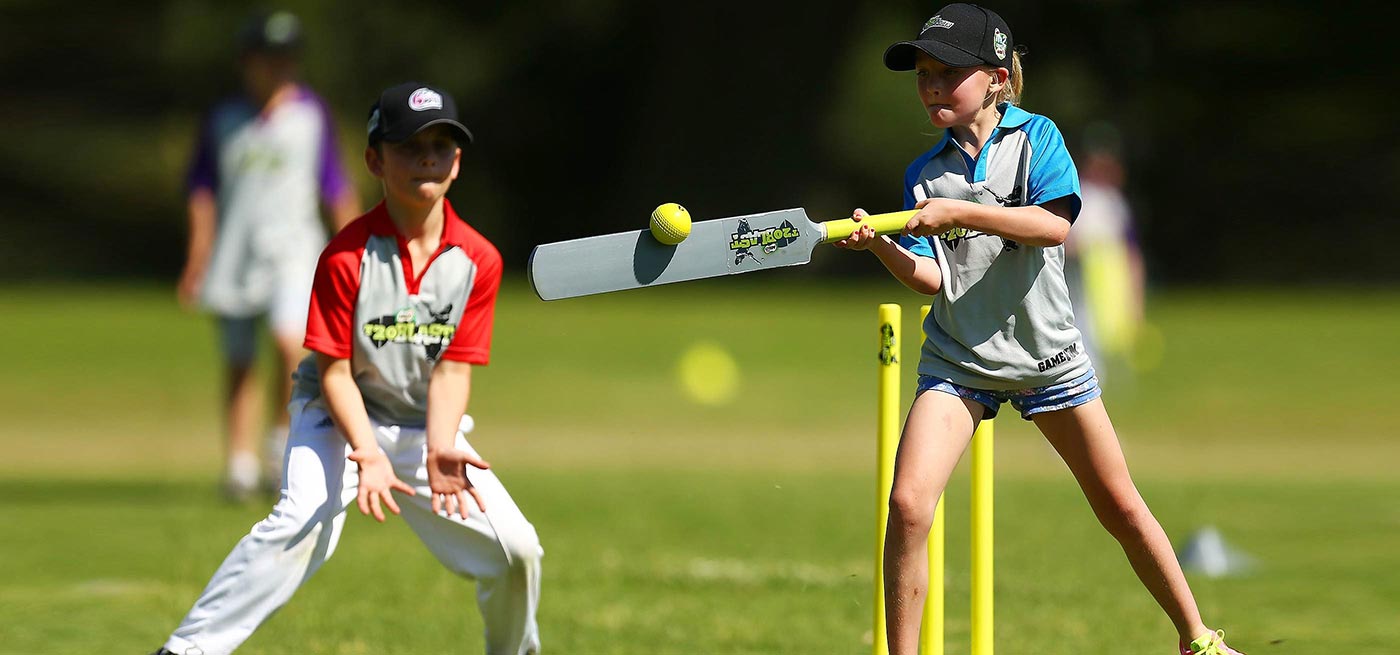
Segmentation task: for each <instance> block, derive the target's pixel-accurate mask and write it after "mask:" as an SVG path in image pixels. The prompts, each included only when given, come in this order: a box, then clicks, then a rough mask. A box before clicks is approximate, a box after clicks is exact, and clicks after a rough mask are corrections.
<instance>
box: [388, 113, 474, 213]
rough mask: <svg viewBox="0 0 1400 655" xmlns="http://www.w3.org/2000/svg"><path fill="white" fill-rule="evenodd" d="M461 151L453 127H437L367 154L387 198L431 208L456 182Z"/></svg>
mask: <svg viewBox="0 0 1400 655" xmlns="http://www.w3.org/2000/svg"><path fill="white" fill-rule="evenodd" d="M461 157H462V150H461V148H460V147H459V146H458V145H457V140H456V139H454V138H453V131H452V128H451V127H448V126H446V125H434V126H432V127H429V128H427V129H425V130H423V131H421V132H419V133H417V134H415V135H413V136H411V137H409V138H408V140H406V141H402V142H399V143H389V142H387V141H386V142H383V143H382V144H380V147H379V148H378V149H375V148H373V147H371V148H368V149H366V150H365V163H366V164H368V165H369V171H370V172H371V173H373V174H374V176H375V177H377V178H379V180H380V181H381V182H383V183H384V194H385V195H387V196H392V197H393V198H394V199H395V200H396V201H398V202H400V203H403V204H405V205H410V206H431V205H432V204H434V203H436V202H437V201H438V200H439V199H441V198H442V197H443V196H445V195H447V189H448V188H450V187H451V186H452V181H453V180H455V179H457V170H458V167H459V165H460V164H461Z"/></svg>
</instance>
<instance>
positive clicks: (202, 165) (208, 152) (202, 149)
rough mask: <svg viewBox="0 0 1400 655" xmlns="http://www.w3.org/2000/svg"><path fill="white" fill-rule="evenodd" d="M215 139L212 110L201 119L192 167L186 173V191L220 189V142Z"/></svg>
mask: <svg viewBox="0 0 1400 655" xmlns="http://www.w3.org/2000/svg"><path fill="white" fill-rule="evenodd" d="M214 141H215V139H214V112H213V111H210V112H209V114H208V115H207V116H205V117H204V119H203V120H202V121H200V125H199V134H198V135H197V136H196V137H195V144H194V152H193V153H192V154H191V156H190V168H189V171H187V172H186V174H185V192H186V193H194V192H195V191H196V190H200V189H205V190H209V191H213V192H217V191H218V190H219V168H218V164H217V159H218V144H216V143H215V142H214Z"/></svg>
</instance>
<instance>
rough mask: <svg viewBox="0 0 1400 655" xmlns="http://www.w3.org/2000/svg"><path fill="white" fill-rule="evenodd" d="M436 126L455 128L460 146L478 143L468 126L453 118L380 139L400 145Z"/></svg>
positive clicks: (435, 121)
mask: <svg viewBox="0 0 1400 655" xmlns="http://www.w3.org/2000/svg"><path fill="white" fill-rule="evenodd" d="M434 125H449V126H451V127H452V128H453V130H454V131H456V132H457V136H458V137H459V138H458V139H457V142H458V143H460V144H462V145H464V146H465V145H470V144H472V143H474V142H475V141H476V137H475V136H473V135H472V131H471V130H469V129H467V126H466V125H463V124H461V123H459V122H457V121H454V120H452V119H451V118H438V119H434V120H430V121H428V122H426V123H424V124H422V125H419V126H418V128H417V129H415V130H413V131H412V132H409V133H407V134H385V135H383V136H382V137H380V138H381V139H383V140H384V141H388V142H389V143H399V142H401V141H407V140H408V138H409V137H411V136H413V135H415V134H417V133H419V132H422V131H423V130H426V129H428V128H430V127H432V126H434Z"/></svg>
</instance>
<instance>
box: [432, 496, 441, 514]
mask: <svg viewBox="0 0 1400 655" xmlns="http://www.w3.org/2000/svg"><path fill="white" fill-rule="evenodd" d="M441 511H442V494H433V513H434V514H437V513H438V512H441Z"/></svg>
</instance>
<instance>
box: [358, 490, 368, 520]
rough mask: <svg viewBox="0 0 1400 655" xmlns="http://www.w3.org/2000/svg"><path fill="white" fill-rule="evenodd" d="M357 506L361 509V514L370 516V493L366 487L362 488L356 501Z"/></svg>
mask: <svg viewBox="0 0 1400 655" xmlns="http://www.w3.org/2000/svg"><path fill="white" fill-rule="evenodd" d="M355 504H356V505H358V506H359V507H360V513H361V514H364V515H365V516H369V491H368V490H366V489H365V488H364V487H361V488H360V493H359V495H358V497H357V498H356V499H355Z"/></svg>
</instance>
